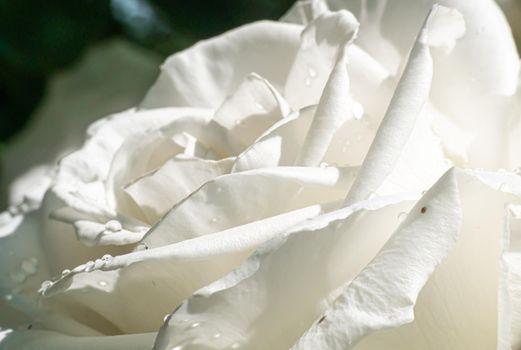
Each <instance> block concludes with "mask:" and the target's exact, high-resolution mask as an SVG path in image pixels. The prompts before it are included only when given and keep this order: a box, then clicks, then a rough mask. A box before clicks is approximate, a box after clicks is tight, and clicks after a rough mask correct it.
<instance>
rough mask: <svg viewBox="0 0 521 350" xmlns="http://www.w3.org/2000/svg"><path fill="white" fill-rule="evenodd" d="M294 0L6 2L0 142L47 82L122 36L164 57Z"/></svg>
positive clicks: (1, 20)
mask: <svg viewBox="0 0 521 350" xmlns="http://www.w3.org/2000/svg"><path fill="white" fill-rule="evenodd" d="M293 2H294V0H190V1H180V0H53V1H37V0H0V143H2V142H5V141H6V140H7V139H8V138H10V137H11V136H13V135H14V134H15V133H16V131H18V130H20V129H21V128H22V127H23V126H24V124H25V123H26V122H27V120H28V118H29V117H30V115H31V114H32V112H33V111H34V109H35V108H36V106H37V105H38V103H39V101H40V99H41V98H42V96H43V95H44V92H45V86H46V80H47V79H49V77H50V76H51V75H52V74H54V73H56V72H57V71H59V70H62V69H64V68H66V67H67V66H69V65H71V64H72V63H73V62H75V61H76V60H77V59H78V58H79V56H80V55H81V54H82V52H83V51H84V50H85V48H86V47H87V46H89V45H92V44H94V43H96V42H98V41H100V40H104V39H108V38H110V37H112V36H115V35H119V36H124V37H126V38H127V39H128V40H130V41H133V42H135V43H137V44H139V45H141V46H143V47H145V48H147V49H150V50H153V51H155V52H157V53H159V54H161V55H162V56H164V57H166V56H167V55H170V54H172V53H173V52H176V51H178V50H180V49H183V48H185V47H188V46H190V45H192V44H193V43H194V42H196V41H198V40H201V39H204V38H208V37H212V36H214V35H217V34H219V33H222V32H224V31H226V30H228V29H231V28H234V27H237V26H239V25H241V24H244V23H248V22H252V21H255V20H259V19H278V18H279V17H280V16H282V14H284V12H285V11H286V10H287V9H288V8H289V7H290V6H291V4H292V3H293Z"/></svg>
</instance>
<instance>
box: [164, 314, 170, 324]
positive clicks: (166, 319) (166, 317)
mask: <svg viewBox="0 0 521 350" xmlns="http://www.w3.org/2000/svg"><path fill="white" fill-rule="evenodd" d="M169 317H170V314H166V315H165V317H163V322H166V321H168V318H169Z"/></svg>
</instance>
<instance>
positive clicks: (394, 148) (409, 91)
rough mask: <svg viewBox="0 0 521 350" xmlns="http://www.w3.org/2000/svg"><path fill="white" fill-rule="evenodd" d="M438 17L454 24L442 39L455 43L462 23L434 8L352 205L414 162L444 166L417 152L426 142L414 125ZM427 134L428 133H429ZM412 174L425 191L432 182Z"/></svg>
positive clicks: (428, 76) (429, 71)
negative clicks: (405, 157) (408, 154)
mask: <svg viewBox="0 0 521 350" xmlns="http://www.w3.org/2000/svg"><path fill="white" fill-rule="evenodd" d="M439 17H442V18H444V20H446V21H449V22H455V23H454V25H453V26H451V28H454V30H453V31H451V32H448V33H447V34H446V35H445V36H446V38H445V39H444V40H446V41H451V40H455V39H456V38H457V36H458V35H460V34H461V31H460V26H461V25H462V23H461V18H460V17H458V16H457V15H454V14H453V13H452V12H450V11H448V10H447V9H446V8H443V7H439V6H435V7H433V9H432V11H431V13H430V14H429V16H428V18H427V20H426V22H425V24H424V26H423V27H422V29H421V31H420V34H419V35H418V38H417V40H416V42H415V44H414V46H413V48H412V51H411V54H410V57H409V61H408V63H407V66H406V68H405V71H404V73H403V74H402V77H401V79H400V82H399V83H398V86H397V88H396V90H395V92H394V95H393V98H392V100H391V103H390V105H389V108H388V109H387V112H386V114H385V117H384V119H383V121H382V123H381V124H380V127H379V129H378V132H377V134H376V136H375V139H374V141H373V143H372V144H371V148H370V149H369V151H368V153H367V155H366V157H365V159H364V163H363V165H362V167H361V169H360V175H359V176H358V177H357V179H356V181H355V184H354V185H353V188H352V190H351V191H350V192H349V194H348V196H347V199H346V202H347V203H354V202H357V201H360V200H362V199H365V198H367V197H368V196H370V195H374V194H378V193H380V192H379V191H381V189H380V188H381V187H382V186H386V183H385V181H386V180H387V181H389V182H392V181H393V180H392V175H393V172H395V174H396V172H399V173H402V174H404V173H411V172H412V170H413V169H411V167H412V166H414V164H415V163H416V161H420V162H421V161H422V159H423V160H427V161H429V162H432V164H433V165H434V166H431V167H433V168H436V169H439V168H442V169H443V165H442V164H440V163H441V162H442V161H443V155H441V154H438V155H437V157H435V158H434V159H431V158H430V157H426V155H424V154H422V153H421V151H420V150H418V145H422V144H423V143H424V142H425V140H424V137H423V136H419V135H418V133H416V134H414V131H415V125H416V124H418V123H417V119H418V116H419V115H420V113H421V112H422V109H423V108H424V105H425V103H426V101H427V99H428V96H429V91H430V85H431V80H432V74H433V73H432V56H431V53H430V49H429V46H430V45H431V44H432V42H431V40H434V39H436V40H434V42H436V43H437V42H438V41H439V40H438V39H437V37H438V36H437V35H435V34H433V33H436V32H437V29H436V27H437V26H439V25H440V23H443V21H442V20H439V19H438V18H439ZM427 129H428V127H427ZM417 130H418V129H417ZM424 130H425V127H424ZM420 131H421V130H420ZM426 132H427V133H428V130H427V131H426ZM412 135H415V136H416V137H413V136H412ZM429 136H430V135H429ZM431 138H432V136H431ZM411 139H412V142H414V140H415V139H416V141H417V142H415V145H411ZM421 147H422V148H423V150H425V149H427V150H431V149H432V147H429V145H422V146H421ZM406 148H409V152H412V154H411V157H410V158H412V159H408V161H406V162H401V163H400V162H399V159H400V157H401V156H402V153H403V152H404V149H406ZM420 149H421V148H420ZM434 149H435V148H434ZM411 160H412V161H411ZM431 167H427V168H426V167H425V165H422V166H421V167H420V169H425V170H426V169H429V170H430V168H431ZM411 175H412V177H416V178H417V181H415V182H420V183H423V186H424V188H425V187H428V186H430V185H431V183H432V182H430V181H432V177H429V176H428V175H429V174H426V175H427V176H425V177H420V176H418V175H416V174H414V173H412V174H411ZM436 175H439V172H436ZM436 175H435V176H436ZM400 179H401V178H400ZM401 183H403V182H401V181H400V182H399V184H401ZM404 184H405V183H404ZM414 187H417V186H414ZM416 189H417V188H416ZM401 190H402V191H404V190H406V189H403V188H402V189H401ZM411 190H412V189H411Z"/></svg>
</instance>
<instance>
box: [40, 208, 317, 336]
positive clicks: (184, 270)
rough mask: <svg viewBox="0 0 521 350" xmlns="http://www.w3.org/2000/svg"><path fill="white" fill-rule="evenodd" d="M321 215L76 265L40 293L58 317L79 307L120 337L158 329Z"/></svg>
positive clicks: (281, 218)
mask: <svg viewBox="0 0 521 350" xmlns="http://www.w3.org/2000/svg"><path fill="white" fill-rule="evenodd" d="M320 210H321V208H320V206H311V207H306V208H303V209H298V210H295V211H292V212H287V213H284V214H281V215H278V216H272V217H270V218H267V219H264V220H259V221H254V222H252V223H249V224H246V225H242V226H236V227H233V228H230V229H228V230H225V231H222V232H217V233H213V234H209V235H205V236H201V237H197V238H194V239H189V240H185V241H183V242H180V243H176V244H171V245H165V246H162V247H159V248H155V249H148V250H144V251H138V252H133V253H130V254H127V255H121V256H117V257H114V258H106V259H104V260H103V259H102V260H101V261H99V263H98V262H95V263H92V265H91V266H90V267H89V265H82V266H79V267H77V268H75V269H73V270H72V272H71V273H70V274H69V275H66V276H63V277H62V278H60V279H58V280H57V281H56V282H54V283H53V284H52V285H51V286H50V287H49V288H47V289H45V290H44V295H46V296H47V297H48V298H47V299H46V303H48V304H49V305H50V306H52V307H54V308H60V307H61V308H62V312H66V311H70V309H73V308H80V307H83V308H84V309H86V310H88V311H89V312H91V313H92V312H94V313H95V314H96V315H99V316H97V317H98V319H100V318H101V319H105V320H107V321H108V322H110V324H111V325H112V327H116V329H118V330H121V331H123V332H142V331H146V330H154V329H157V327H158V326H159V325H160V324H161V322H162V319H163V316H164V315H165V314H166V313H167V312H169V311H170V310H171V309H172V308H174V307H176V306H177V305H178V304H179V303H180V302H181V301H182V300H184V299H185V298H187V297H188V296H189V295H191V294H192V293H193V292H194V291H195V290H197V289H199V288H201V287H203V286H205V285H207V284H208V283H210V282H212V281H214V280H216V279H218V278H219V277H221V276H223V275H224V274H226V273H227V272H228V271H230V270H231V269H233V268H234V267H236V266H237V265H239V264H240V263H241V262H242V261H243V260H244V259H245V258H246V257H247V256H248V255H249V254H251V252H252V251H253V250H254V249H255V248H256V247H257V246H258V245H259V244H261V243H263V242H265V241H266V240H269V239H270V238H272V237H274V236H276V235H278V234H280V233H282V232H284V231H285V230H286V229H288V228H289V227H291V226H293V225H295V224H296V223H299V222H301V221H304V220H306V219H308V218H311V217H314V216H316V215H318V214H319V213H320ZM100 269H101V270H102V271H99V270H100ZM86 315H88V313H85V314H84V316H83V317H85V316H86ZM85 321H89V320H85ZM90 321H91V322H94V321H96V319H95V318H91V320H90ZM97 324H98V325H99V320H98V323H97ZM93 326H96V323H94V325H93Z"/></svg>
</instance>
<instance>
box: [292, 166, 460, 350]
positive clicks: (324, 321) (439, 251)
mask: <svg viewBox="0 0 521 350" xmlns="http://www.w3.org/2000/svg"><path fill="white" fill-rule="evenodd" d="M424 208H425V209H424ZM425 210H427V211H425ZM461 216H462V215H461V207H460V202H459V194H458V187H457V184H456V178H455V176H454V173H453V172H452V171H449V172H448V173H447V174H446V175H444V176H443V177H442V178H441V179H440V180H439V181H438V182H437V183H436V184H435V185H434V186H433V187H432V188H431V189H430V190H429V192H428V193H427V194H426V195H425V196H424V197H423V198H422V200H421V201H420V202H419V203H417V204H416V205H415V207H414V208H413V209H412V210H411V213H410V214H409V216H408V217H407V219H406V221H405V222H404V223H403V224H402V225H401V226H400V228H398V230H397V232H395V233H394V234H393V236H392V237H391V238H390V239H389V241H388V242H387V243H386V244H385V246H384V247H383V248H382V250H381V251H380V252H379V253H378V255H377V256H376V257H375V259H374V260H373V261H371V262H370V263H369V265H367V266H366V267H365V268H364V269H363V270H362V272H360V274H358V275H357V276H356V278H355V279H354V280H353V281H352V282H350V283H348V284H347V285H346V286H345V287H344V288H343V290H342V291H341V292H340V293H341V294H340V296H339V297H338V298H336V300H335V301H334V302H333V303H332V305H331V307H330V308H329V309H328V310H327V311H326V313H325V318H321V319H320V320H319V322H318V323H317V324H315V325H314V326H313V327H312V328H310V329H309V330H308V331H307V332H306V334H305V335H304V336H303V337H302V338H301V339H300V340H299V341H298V343H297V344H296V345H295V346H294V347H293V349H311V348H313V349H352V348H354V347H355V346H356V344H357V343H358V342H359V341H360V340H361V339H362V338H364V337H366V336H367V335H369V334H371V333H373V332H375V331H380V330H384V329H387V328H391V327H397V326H399V325H402V324H405V323H408V322H411V321H412V320H413V319H414V315H413V308H414V305H415V303H416V299H417V297H418V294H419V293H420V290H421V289H422V288H423V286H424V285H425V283H426V282H427V280H428V278H429V277H430V275H431V273H432V272H433V271H434V269H435V268H436V267H437V266H438V265H439V264H440V263H441V262H442V261H443V260H444V259H445V257H446V256H447V255H448V253H449V251H450V249H451V248H452V246H453V245H454V243H455V242H456V240H457V238H458V234H459V230H460V227H461V220H462V219H461Z"/></svg>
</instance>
